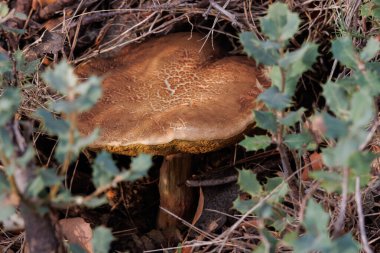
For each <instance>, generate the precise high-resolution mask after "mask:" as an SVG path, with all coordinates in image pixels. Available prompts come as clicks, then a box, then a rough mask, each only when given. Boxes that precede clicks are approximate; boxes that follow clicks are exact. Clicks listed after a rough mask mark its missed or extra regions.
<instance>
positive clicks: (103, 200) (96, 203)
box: [83, 196, 108, 208]
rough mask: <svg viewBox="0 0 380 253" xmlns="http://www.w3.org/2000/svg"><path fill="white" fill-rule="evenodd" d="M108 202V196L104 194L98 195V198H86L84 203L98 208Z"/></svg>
mask: <svg viewBox="0 0 380 253" xmlns="http://www.w3.org/2000/svg"><path fill="white" fill-rule="evenodd" d="M107 203H108V200H107V198H106V197H105V196H103V197H98V198H91V199H90V200H86V201H85V202H84V203H83V204H84V205H85V206H86V207H89V208H96V207H99V206H101V205H105V204H107Z"/></svg>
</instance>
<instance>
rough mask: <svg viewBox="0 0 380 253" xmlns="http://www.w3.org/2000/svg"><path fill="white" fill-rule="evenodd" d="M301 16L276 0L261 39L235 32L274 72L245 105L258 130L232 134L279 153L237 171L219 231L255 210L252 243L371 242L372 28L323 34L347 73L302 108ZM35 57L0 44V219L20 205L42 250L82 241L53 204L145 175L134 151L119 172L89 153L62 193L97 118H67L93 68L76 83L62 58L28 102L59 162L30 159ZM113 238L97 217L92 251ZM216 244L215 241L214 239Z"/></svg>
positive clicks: (94, 198) (324, 248)
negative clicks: (272, 171)
mask: <svg viewBox="0 0 380 253" xmlns="http://www.w3.org/2000/svg"><path fill="white" fill-rule="evenodd" d="M379 6H380V2H379V0H372V1H368V2H365V3H364V4H363V5H362V7H361V15H362V16H363V17H365V18H366V22H367V23H368V25H369V26H371V27H377V28H376V29H378V26H379V16H380V15H379V9H380V7H379ZM10 18H18V19H25V18H26V17H25V16H24V15H21V14H17V13H15V12H13V11H10V10H9V9H8V7H7V6H6V5H5V4H4V3H0V29H1V30H2V31H3V32H6V33H12V34H15V35H16V36H17V35H20V34H23V33H24V31H23V30H17V29H14V28H12V27H9V26H8V25H7V23H6V21H7V20H9V19H10ZM300 23H301V21H300V18H299V17H298V15H297V14H296V13H294V12H291V11H289V9H288V7H287V5H285V4H281V3H275V4H273V5H271V6H270V7H269V9H268V14H267V15H266V16H264V17H262V18H261V19H260V28H261V30H260V33H262V35H263V37H264V39H261V38H260V39H259V38H258V37H257V36H256V35H255V34H254V33H251V32H243V33H242V34H241V35H240V41H241V43H242V44H243V46H244V49H245V52H246V53H247V54H248V55H249V56H250V57H253V58H254V59H255V60H256V62H258V63H260V64H263V65H266V66H268V67H270V77H271V79H272V87H271V88H269V89H267V90H266V91H265V92H264V93H262V94H261V95H260V97H259V100H260V101H261V103H264V104H265V106H266V109H267V110H265V111H255V112H253V115H254V118H255V121H256V124H257V127H259V128H262V129H264V130H266V132H267V134H266V135H258V136H255V137H246V138H245V140H244V141H242V142H241V143H240V145H242V146H243V147H245V148H246V149H247V150H248V151H258V150H261V149H265V148H267V147H269V146H271V145H272V146H273V145H274V146H275V147H276V148H277V150H278V152H279V153H280V156H281V161H282V164H281V169H282V174H281V175H280V176H279V177H276V178H268V179H267V180H266V182H259V180H258V179H257V178H256V175H255V174H254V172H252V171H248V170H242V171H240V172H239V178H238V184H239V186H240V189H241V191H242V192H244V193H246V194H245V195H244V197H243V196H241V197H239V198H238V199H237V200H236V201H235V202H234V208H235V209H236V210H238V211H239V212H241V213H242V214H243V216H241V218H240V219H239V220H238V221H237V222H236V223H235V224H234V225H233V226H232V227H230V228H229V229H228V230H226V231H225V232H224V233H223V234H222V235H220V236H219V237H218V239H222V241H223V242H224V243H225V242H227V241H228V238H229V237H230V236H231V233H232V232H233V231H234V230H235V229H237V227H238V226H239V225H240V224H244V223H246V222H248V221H252V219H253V221H254V224H255V225H254V228H255V231H254V233H257V234H258V238H259V239H258V240H257V241H256V243H257V245H254V246H253V247H252V250H253V252H279V251H286V250H291V251H293V252H296V253H298V252H311V251H318V252H358V251H359V250H363V251H365V252H372V250H371V245H370V243H369V242H368V239H367V231H366V229H365V219H364V217H363V204H362V198H363V197H362V193H361V189H364V188H365V187H366V186H367V185H368V184H369V183H370V180H371V179H372V178H371V177H370V168H371V166H370V164H371V162H372V161H373V159H374V158H375V155H374V154H373V153H372V152H370V151H369V150H368V145H369V144H370V142H371V141H372V140H373V135H374V134H375V131H376V130H377V128H378V126H379V121H378V119H377V113H378V111H377V106H376V98H377V97H378V95H379V93H380V76H379V69H380V67H379V64H378V62H371V60H372V59H373V58H375V57H378V53H379V49H380V42H379V38H378V37H375V36H376V34H368V37H364V38H363V37H362V36H358V34H355V33H354V32H353V31H350V30H349V29H346V27H345V25H344V24H341V27H342V29H341V30H340V33H341V34H339V36H338V38H336V39H335V40H334V41H332V44H331V52H332V54H333V55H334V58H335V59H336V62H339V64H340V65H341V66H344V67H345V71H344V73H345V75H341V76H339V77H338V78H330V80H329V81H327V82H326V83H325V84H324V85H323V93H322V95H323V97H324V99H325V101H326V106H325V107H323V108H315V113H313V115H312V116H310V117H306V115H305V111H306V109H305V108H297V109H294V107H295V92H296V88H297V84H298V81H299V79H300V78H301V76H302V74H303V73H304V72H305V71H307V70H310V69H311V68H312V66H313V64H314V63H315V61H316V59H317V57H318V54H319V53H318V45H317V44H316V43H313V42H305V43H304V44H303V45H302V46H300V47H299V48H298V49H295V50H292V51H289V50H288V46H289V43H290V40H292V38H294V36H295V35H296V34H297V32H298V31H299V29H305V27H300ZM255 29H256V28H255ZM312 37H313V36H312ZM358 40H360V41H365V43H364V44H365V46H364V47H363V48H360V49H357V48H356V46H354V45H357V43H353V41H354V42H357V41H358ZM38 64H39V60H36V61H32V62H29V61H26V59H25V57H24V56H23V54H22V52H21V51H17V50H14V51H12V52H10V53H5V52H0V74H1V76H0V88H1V96H0V161H1V165H0V221H1V222H2V223H3V228H4V229H6V224H8V223H9V220H11V219H13V220H14V219H16V218H15V217H19V216H22V217H23V219H24V220H25V231H26V240H27V242H28V247H30V250H31V252H43V251H41V249H42V248H44V247H47V246H48V247H50V248H49V250H51V252H63V251H65V250H69V251H70V250H71V251H72V252H84V251H83V249H80V248H78V247H77V246H75V245H61V241H60V238H59V237H58V235H57V233H56V231H55V229H54V227H53V226H52V225H51V224H52V222H53V221H52V219H53V217H54V212H55V210H58V209H64V208H67V207H70V206H75V205H84V206H88V207H96V206H98V205H101V204H104V203H105V202H106V200H105V198H104V197H103V195H102V194H103V193H104V192H105V191H106V189H108V188H109V187H112V186H115V185H116V184H117V183H118V182H121V181H123V180H135V179H137V178H139V177H142V176H144V175H145V174H146V172H147V170H148V169H149V167H150V166H151V160H150V157H148V156H145V155H141V156H139V157H137V158H134V159H133V161H132V163H131V166H130V168H129V170H125V171H122V172H120V171H119V170H118V168H117V167H116V166H115V164H114V162H113V161H112V159H111V156H110V155H109V154H108V153H105V152H102V153H99V154H98V155H97V157H96V159H95V160H94V161H93V164H92V168H93V174H92V182H93V183H94V185H95V186H96V190H95V191H94V192H93V193H92V194H91V195H88V196H85V197H83V196H75V195H73V194H72V193H70V191H69V190H68V189H67V188H65V187H64V185H63V184H62V181H63V179H64V176H65V174H66V173H67V170H68V167H69V165H70V164H71V163H72V162H73V161H75V160H76V159H77V157H78V155H79V153H80V152H81V151H82V150H83V148H85V147H86V146H87V145H88V144H90V143H91V142H92V141H94V140H95V139H96V138H97V130H94V132H93V133H92V134H91V135H89V136H81V135H80V134H79V132H78V130H77V129H76V117H77V115H78V114H79V113H81V112H83V111H86V110H89V109H90V108H91V107H92V106H93V105H94V104H95V103H96V101H97V99H98V98H99V97H100V96H101V89H100V80H99V79H98V78H95V77H93V78H90V79H89V80H88V81H86V82H84V83H81V84H79V82H78V79H77V78H76V76H75V75H74V73H73V69H72V67H70V66H69V65H68V64H67V63H65V62H64V61H63V62H61V63H59V64H57V65H56V66H55V67H54V69H53V70H47V71H45V72H44V73H43V74H42V75H41V78H42V79H43V81H44V82H45V83H46V84H47V85H48V87H49V89H51V90H52V91H53V92H55V93H58V94H60V95H61V96H62V97H63V99H60V100H57V101H51V102H50V103H48V105H47V106H46V108H42V107H41V108H39V109H37V110H36V112H35V113H34V114H33V117H34V118H36V119H38V124H39V125H40V126H41V128H40V129H39V130H41V131H43V132H45V133H48V134H49V135H52V136H57V138H58V139H59V142H58V144H57V147H56V149H55V154H54V156H55V158H56V160H57V161H58V162H59V164H58V165H57V166H56V167H46V166H41V165H40V164H38V163H36V159H35V156H36V152H35V150H34V148H33V143H32V139H31V136H30V134H31V132H32V131H34V130H35V129H34V127H35V126H34V125H33V124H32V122H31V121H30V120H24V118H23V117H21V116H20V114H19V113H18V111H19V110H20V105H21V104H22V102H23V100H25V98H24V97H23V96H22V94H23V93H22V92H21V91H22V90H24V89H28V88H29V87H30V86H31V85H32V84H31V81H32V74H34V73H35V72H36V70H37V67H38ZM310 152H317V153H320V154H321V159H322V160H323V164H324V168H323V170H319V171H313V170H312V169H311V168H309V167H310V166H311V165H310V164H308V163H307V162H305V161H307V159H306V160H305V157H307V156H308V154H309V153H310ZM312 162H313V161H312ZM305 170H308V171H309V172H308V174H307V177H309V178H310V180H309V181H307V182H304V181H302V180H301V175H302V173H303V171H305ZM317 191H320V192H321V191H322V192H323V194H325V195H329V196H335V197H336V199H338V200H339V208H338V211H337V214H336V215H335V216H333V215H331V213H330V210H329V209H328V208H329V205H326V204H324V202H323V200H322V199H321V198H318V197H317V195H316V192H317ZM352 196H354V198H355V200H356V210H357V211H356V214H357V217H358V224H357V226H358V227H359V229H358V231H360V233H359V234H353V233H352V232H351V231H349V230H350V229H347V227H346V226H345V218H346V210H347V205H348V204H347V203H348V200H349V199H350V198H352ZM284 206H287V207H289V206H290V207H291V208H292V209H293V210H294V212H293V213H289V212H285V211H284V210H285V208H283V207H284ZM37 225H41V226H42V227H41V226H37ZM37 228H43V229H45V230H46V232H47V235H46V237H45V238H44V237H43V236H41V235H40V234H39V233H37V232H36V229H37ZM112 240H113V237H112V234H111V232H110V230H109V229H108V228H105V227H98V228H96V229H95V230H94V238H93V244H94V249H95V252H99V253H101V252H102V253H104V252H107V251H108V250H109V248H110V242H111V241H112ZM36 242H37V243H36ZM220 245H221V248H222V247H223V244H220Z"/></svg>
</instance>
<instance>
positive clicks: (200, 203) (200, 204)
mask: <svg viewBox="0 0 380 253" xmlns="http://www.w3.org/2000/svg"><path fill="white" fill-rule="evenodd" d="M204 205H205V196H204V195H203V191H202V187H199V199H198V206H197V211H196V212H195V214H194V218H193V221H192V222H191V224H192V225H193V226H194V224H195V223H197V221H198V220H199V218H200V217H201V215H202V212H203V207H204Z"/></svg>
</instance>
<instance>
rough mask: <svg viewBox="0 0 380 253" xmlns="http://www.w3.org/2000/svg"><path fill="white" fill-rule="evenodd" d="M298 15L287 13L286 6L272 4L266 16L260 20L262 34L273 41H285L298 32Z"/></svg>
mask: <svg viewBox="0 0 380 253" xmlns="http://www.w3.org/2000/svg"><path fill="white" fill-rule="evenodd" d="M299 24H300V19H299V17H298V14H296V13H293V12H291V11H289V8H288V6H287V5H286V4H283V3H278V2H276V3H274V4H271V5H270V6H269V9H268V14H267V15H266V16H265V17H263V18H261V19H260V25H261V29H262V31H263V33H264V34H265V35H267V36H268V37H269V38H270V39H271V40H273V41H286V40H288V39H290V38H292V37H293V36H294V34H295V33H296V32H297V31H298V27H299Z"/></svg>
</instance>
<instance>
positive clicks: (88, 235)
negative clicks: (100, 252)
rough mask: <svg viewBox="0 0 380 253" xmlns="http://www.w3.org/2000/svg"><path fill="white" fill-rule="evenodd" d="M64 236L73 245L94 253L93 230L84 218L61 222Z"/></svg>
mask: <svg viewBox="0 0 380 253" xmlns="http://www.w3.org/2000/svg"><path fill="white" fill-rule="evenodd" d="M59 226H60V227H61V231H62V234H63V236H64V237H65V238H66V239H67V240H68V241H69V243H72V244H78V245H79V246H81V247H82V248H83V249H85V250H86V252H87V253H93V252H94V251H93V249H92V243H91V240H92V229H91V226H90V224H89V223H87V222H86V221H85V220H84V219H83V218H79V217H78V218H68V219H62V220H60V221H59Z"/></svg>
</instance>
